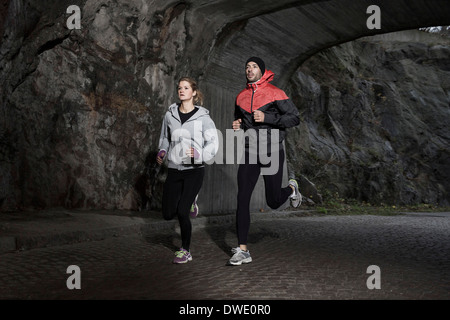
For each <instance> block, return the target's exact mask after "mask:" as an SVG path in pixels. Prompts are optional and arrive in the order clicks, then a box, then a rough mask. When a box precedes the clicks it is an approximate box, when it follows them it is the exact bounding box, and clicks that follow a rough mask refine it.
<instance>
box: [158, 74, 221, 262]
mask: <svg viewBox="0 0 450 320" xmlns="http://www.w3.org/2000/svg"><path fill="white" fill-rule="evenodd" d="M178 98H179V100H180V102H179V103H174V104H172V105H171V106H170V107H169V110H168V111H167V112H166V114H165V116H164V121H163V124H162V128H161V136H160V139H159V152H158V155H157V158H156V160H157V162H158V163H159V164H162V162H163V161H164V159H165V158H167V159H168V175H167V179H166V181H165V183H164V189H163V199H162V211H163V217H164V219H166V220H172V219H174V218H175V217H177V218H178V221H179V223H180V230H181V248H180V250H179V251H177V252H175V258H174V260H173V263H187V262H188V261H191V260H192V255H191V252H190V245H191V233H192V225H191V220H190V211H191V208H192V209H196V210H197V206H196V196H197V194H198V193H199V191H200V188H201V186H202V183H203V177H204V174H205V162H208V161H210V160H212V159H213V158H214V156H215V155H216V153H217V150H218V148H219V145H218V136H217V131H216V126H215V124H214V122H213V120H212V119H211V117H210V116H209V111H208V110H207V109H205V108H204V107H202V106H201V105H202V103H203V95H202V93H201V92H200V90H199V89H198V86H197V83H196V82H195V80H193V79H192V78H188V77H185V78H181V79H180V81H179V82H178ZM193 211H194V210H193Z"/></svg>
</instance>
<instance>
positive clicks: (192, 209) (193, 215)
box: [189, 195, 198, 218]
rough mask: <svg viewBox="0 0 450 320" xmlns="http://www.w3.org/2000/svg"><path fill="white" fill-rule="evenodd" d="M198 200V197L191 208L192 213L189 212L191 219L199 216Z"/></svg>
mask: <svg viewBox="0 0 450 320" xmlns="http://www.w3.org/2000/svg"><path fill="white" fill-rule="evenodd" d="M197 198H198V195H197V196H196V197H195V200H194V203H193V204H192V206H191V211H190V212H189V215H190V217H191V218H195V217H197V216H198V204H197Z"/></svg>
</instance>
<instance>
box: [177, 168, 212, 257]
mask: <svg viewBox="0 0 450 320" xmlns="http://www.w3.org/2000/svg"><path fill="white" fill-rule="evenodd" d="M204 175H205V168H198V169H190V170H185V171H183V188H182V191H181V196H180V200H179V202H178V208H177V215H178V221H179V223H180V231H181V247H182V248H183V249H185V250H187V251H189V249H190V245H191V236H192V224H191V218H190V216H189V212H190V209H191V206H192V203H193V202H194V200H195V197H196V196H197V194H198V193H199V191H200V189H201V187H202V184H203V177H204Z"/></svg>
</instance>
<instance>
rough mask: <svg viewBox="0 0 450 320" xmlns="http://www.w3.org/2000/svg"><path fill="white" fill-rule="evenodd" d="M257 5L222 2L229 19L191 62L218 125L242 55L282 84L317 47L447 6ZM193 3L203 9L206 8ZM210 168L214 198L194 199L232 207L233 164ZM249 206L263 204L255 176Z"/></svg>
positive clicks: (223, 124)
mask: <svg viewBox="0 0 450 320" xmlns="http://www.w3.org/2000/svg"><path fill="white" fill-rule="evenodd" d="M374 4H375V5H378V6H379V7H380V9H381V29H379V30H378V29H368V28H367V26H366V21H367V19H368V17H369V16H370V15H369V14H367V13H366V10H367V8H368V7H369V6H370V5H374ZM215 5H216V6H217V5H219V4H218V3H216V4H215ZM219 7H220V5H219ZM262 7H264V8H265V9H261V11H258V9H257V8H251V7H250V8H248V9H247V10H242V7H239V6H237V7H236V11H233V10H231V11H226V10H225V13H226V14H227V15H228V17H229V19H230V20H231V21H228V22H227V23H224V24H222V25H221V27H220V28H217V31H216V38H215V40H214V41H213V45H212V47H211V48H209V49H208V50H209V53H208V59H207V61H206V62H205V63H204V64H201V63H200V64H199V65H201V66H202V68H201V70H197V73H198V74H199V77H200V79H201V82H202V83H204V84H206V88H205V89H206V90H205V91H206V96H207V100H206V104H207V105H208V106H210V109H211V111H212V115H213V116H214V114H216V115H219V114H220V116H216V125H217V127H218V129H219V130H221V131H222V132H225V130H226V129H228V128H230V124H231V122H232V120H233V119H232V116H233V112H232V108H233V106H234V99H235V97H236V95H237V93H238V92H239V91H240V90H241V89H242V88H243V86H244V85H245V77H244V75H243V65H244V63H245V60H246V59H247V58H248V57H250V56H260V57H262V58H263V59H264V60H265V61H266V66H267V67H268V69H271V70H272V71H274V72H275V75H276V76H275V79H274V81H273V83H274V84H275V85H277V86H279V87H280V88H282V89H285V87H286V86H287V84H288V82H289V80H290V79H291V77H292V76H293V75H294V73H295V72H296V71H297V70H298V68H299V67H300V66H301V65H302V63H303V62H304V61H305V60H307V59H308V58H309V57H311V56H313V55H314V54H316V53H318V52H320V51H322V50H324V49H327V48H330V47H333V46H336V45H339V44H341V43H345V42H349V41H352V40H356V39H358V38H361V37H366V36H372V35H376V34H384V33H391V32H396V31H403V30H409V29H418V28H420V27H427V26H435V25H449V24H450V6H449V5H448V3H446V1H443V0H431V1H423V0H420V1H396V2H395V3H394V2H392V1H370V0H364V1H348V0H342V1H282V2H278V6H277V7H270V8H269V9H267V7H265V6H261V8H262ZM228 10H230V9H229V7H228ZM199 11H200V12H204V13H205V14H208V12H209V11H208V8H201V9H199ZM238 13H239V14H238ZM232 19H234V20H232ZM194 70H195V68H194ZM224 74H226V76H224ZM285 169H286V166H285ZM210 172H211V174H210V175H208V176H207V178H206V180H205V185H206V187H205V188H203V189H204V190H203V191H202V192H203V193H204V195H206V198H209V199H214V201H208V202H207V203H206V202H205V203H202V205H204V206H205V207H207V208H205V209H206V210H207V211H211V212H218V211H233V210H234V206H235V193H233V192H230V190H236V191H237V185H236V181H235V180H236V179H235V176H236V172H237V165H231V166H230V165H227V166H223V165H213V166H212V168H211V171H210ZM285 180H287V173H285ZM217 181H221V182H222V183H221V184H219V185H218V184H217ZM251 207H252V210H254V211H257V210H266V209H268V208H267V206H266V204H265V195H264V187H263V184H262V180H260V181H259V182H258V185H257V187H256V188H255V192H254V195H253V198H252V203H251Z"/></svg>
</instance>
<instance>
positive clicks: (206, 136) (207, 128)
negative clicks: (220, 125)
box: [202, 116, 219, 162]
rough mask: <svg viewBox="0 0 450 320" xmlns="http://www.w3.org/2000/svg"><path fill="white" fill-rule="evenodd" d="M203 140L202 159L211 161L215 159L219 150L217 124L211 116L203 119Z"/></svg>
mask: <svg viewBox="0 0 450 320" xmlns="http://www.w3.org/2000/svg"><path fill="white" fill-rule="evenodd" d="M203 141H204V142H203V149H202V161H203V162H209V161H211V160H213V159H214V157H215V156H216V154H217V151H218V150H219V137H218V135H217V129H216V125H215V124H214V121H213V120H212V119H211V118H210V117H209V116H208V117H205V120H203Z"/></svg>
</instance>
